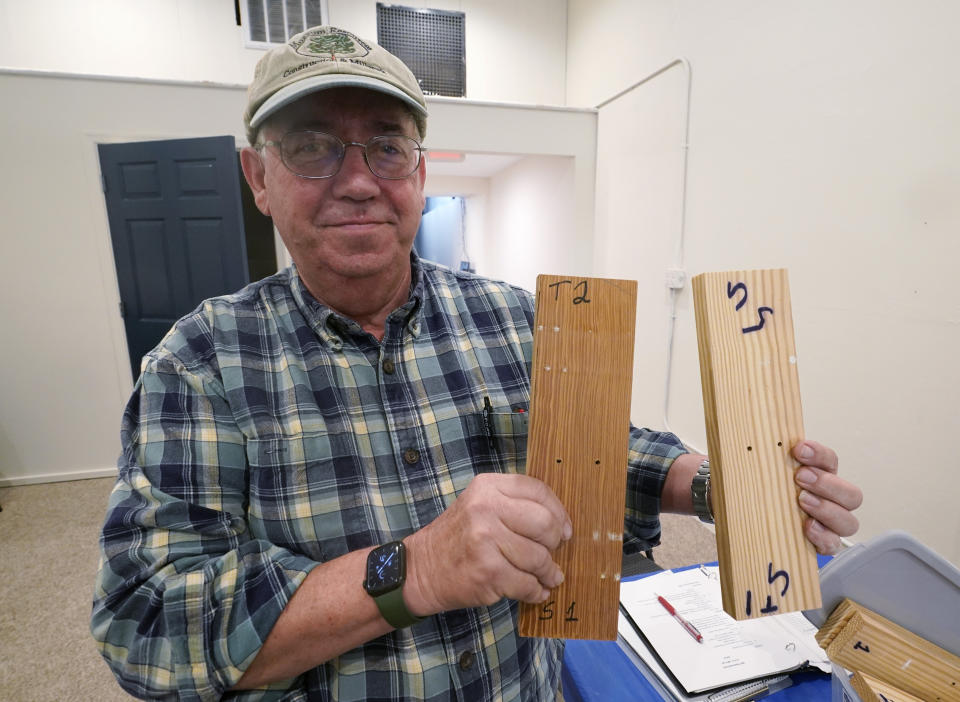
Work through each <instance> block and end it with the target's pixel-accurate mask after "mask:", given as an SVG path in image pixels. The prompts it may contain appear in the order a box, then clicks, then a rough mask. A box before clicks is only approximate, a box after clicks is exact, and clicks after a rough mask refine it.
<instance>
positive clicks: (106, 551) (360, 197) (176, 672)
mask: <svg viewBox="0 0 960 702" xmlns="http://www.w3.org/2000/svg"><path fill="white" fill-rule="evenodd" d="M244 118H245V123H246V125H247V127H248V135H249V138H250V142H251V144H252V145H253V146H252V147H250V148H246V149H244V150H243V152H242V154H241V161H242V166H243V171H244V175H245V176H246V178H247V181H248V182H249V184H250V187H251V188H252V190H253V193H254V195H255V198H256V202H257V206H258V207H259V208H260V210H261V211H262V212H264V213H265V214H267V215H270V216H271V217H272V218H273V221H274V223H275V225H276V227H277V230H278V231H279V233H280V235H281V237H282V238H283V241H284V243H285V244H286V246H287V249H288V250H289V251H290V254H291V256H292V258H293V260H294V263H295V266H294V268H292V269H289V270H286V271H283V272H281V273H278V274H277V275H275V276H272V277H270V278H267V279H266V280H263V281H260V282H258V283H254V284H252V285H250V286H248V287H247V288H245V289H244V290H242V291H240V292H238V293H236V294H235V295H231V296H226V297H222V298H216V299H213V300H208V301H206V302H204V303H203V304H202V305H201V306H200V307H199V308H198V309H197V310H196V311H195V312H193V313H192V314H190V315H188V316H187V317H185V318H184V319H182V320H180V321H179V322H178V323H177V324H176V325H175V326H174V328H173V329H172V330H171V331H170V333H169V334H168V335H167V337H166V338H165V339H164V340H163V341H162V342H161V344H160V345H159V346H158V347H157V348H156V349H155V350H154V351H152V352H151V353H150V354H149V355H148V356H147V357H146V358H145V361H144V366H143V373H142V375H141V377H140V380H139V381H138V384H137V387H136V388H135V390H134V394H133V397H132V398H131V400H130V403H129V405H128V407H127V410H126V412H125V414H124V423H123V431H122V439H123V455H122V456H121V459H120V465H119V469H120V472H119V478H118V481H117V485H116V488H115V489H114V492H113V494H112V496H111V501H110V506H109V511H108V514H107V519H106V522H105V524H104V527H103V533H102V538H101V545H102V550H103V557H102V562H101V570H100V574H99V577H98V581H97V591H96V599H95V603H94V612H93V620H92V630H93V633H94V636H95V638H96V639H97V641H98V643H99V645H100V650H101V652H102V653H103V655H104V656H105V657H106V658H107V660H108V662H109V663H110V665H111V667H112V668H113V671H114V673H115V674H116V675H117V677H118V679H119V680H120V682H121V684H122V685H123V686H124V688H125V689H127V690H128V691H130V692H131V693H133V694H136V695H140V696H144V697H151V696H152V697H163V696H169V697H172V696H176V695H179V696H180V697H181V698H183V699H219V698H221V697H223V698H230V699H281V698H282V699H284V700H306V699H322V700H327V699H330V700H333V699H336V700H395V699H409V700H413V699H430V700H446V699H465V700H493V699H497V700H499V699H543V700H550V699H553V698H554V696H555V695H556V693H557V691H558V688H559V684H560V659H561V654H562V643H561V642H559V641H554V640H548V639H528V638H521V637H518V636H517V634H516V629H515V617H516V608H517V606H516V602H517V601H525V602H541V601H543V600H544V599H545V598H546V597H547V595H548V593H549V590H550V588H552V587H555V586H556V585H557V584H559V583H560V582H562V579H563V573H561V572H560V569H559V568H558V566H557V564H556V563H555V562H554V561H553V558H552V556H551V552H552V551H553V550H554V549H555V548H556V547H557V546H558V545H559V544H560V543H561V542H562V541H563V540H566V539H570V538H571V537H572V536H574V535H573V534H572V531H571V523H570V519H569V517H568V515H567V513H566V511H565V509H564V507H563V505H562V504H561V503H560V502H559V501H558V500H557V498H556V496H555V495H554V494H553V493H552V492H551V491H550V490H549V489H548V488H547V487H546V486H545V485H544V484H543V483H541V482H540V481H538V480H535V479H533V478H530V477H528V476H526V475H523V469H524V461H525V430H524V428H523V426H524V425H523V423H522V422H520V421H519V420H518V415H519V414H521V413H518V412H516V410H517V409H526V408H527V403H528V400H529V377H528V375H529V363H530V356H531V350H532V338H533V337H532V323H533V300H532V297H531V295H529V294H528V293H526V292H524V291H522V290H519V289H517V288H514V287H512V286H509V285H506V284H503V283H498V282H494V281H489V280H486V279H483V278H479V277H477V276H473V275H468V274H460V273H454V272H451V271H448V270H446V269H443V268H441V267H439V266H436V265H434V264H431V263H428V262H425V261H421V260H419V259H418V258H417V257H416V256H415V255H412V254H411V251H412V244H413V239H414V236H415V234H416V231H417V227H418V224H419V219H420V212H421V211H422V209H423V205H424V196H423V184H424V179H425V177H426V172H425V165H424V162H423V159H422V158H421V151H420V146H419V141H420V140H421V139H422V138H423V134H424V129H425V125H426V107H425V102H424V98H423V95H422V93H421V92H420V89H419V87H418V86H417V83H416V79H415V78H414V77H413V75H412V74H411V73H410V71H409V70H408V69H407V68H406V67H405V66H403V64H402V63H401V62H400V61H398V60H397V59H396V58H395V57H393V56H391V55H390V54H388V53H387V52H385V51H384V50H383V49H381V48H380V47H378V46H377V45H375V44H373V43H372V42H365V41H363V40H361V39H359V38H357V37H355V36H353V35H352V34H350V33H348V32H344V31H342V30H339V29H335V28H326V27H321V28H315V29H311V30H308V31H307V32H305V33H303V34H301V35H298V36H297V37H295V38H294V39H293V40H292V41H291V42H290V44H289V45H287V46H284V47H280V48H277V49H274V50H272V51H270V52H269V53H268V54H266V55H265V56H264V58H263V59H262V60H261V61H260V63H259V64H258V67H257V71H256V74H255V77H254V81H253V83H252V84H251V86H250V92H249V104H248V106H247V110H246V112H245V115H244ZM484 420H486V421H488V422H493V424H494V426H495V429H496V433H497V437H498V442H497V450H496V451H494V450H492V449H491V448H490V446H489V442H488V440H487V435H486V433H485V431H484V426H485V424H484ZM629 441H630V452H629V473H628V475H629V478H628V496H627V514H626V526H627V535H626V537H627V538H628V539H632V540H634V541H635V542H637V543H640V544H643V545H646V546H652V545H654V544H655V543H656V542H657V540H658V538H659V519H658V514H659V512H660V511H679V512H687V513H693V512H694V504H693V503H694V498H693V496H692V487H691V486H692V483H693V479H694V475H695V474H696V473H697V470H698V467H699V466H700V463H701V460H702V458H703V457H701V456H694V455H690V454H687V453H685V452H684V451H683V449H682V446H681V444H680V442H679V441H678V440H677V439H676V438H675V437H673V436H671V435H669V434H661V433H657V432H652V431H649V430H645V429H635V428H632V429H631V432H630V437H629ZM796 454H797V457H798V459H799V460H800V461H801V462H802V463H803V464H805V466H807V468H804V469H801V470H799V471H798V473H797V480H798V481H799V482H800V483H801V484H802V486H803V487H804V490H803V491H802V492H801V493H800V494H801V497H800V501H801V505H802V506H803V509H805V510H806V511H807V513H808V514H809V515H810V519H809V520H808V522H807V525H806V533H807V535H808V538H809V539H810V540H811V541H812V542H813V543H814V544H815V545H816V546H817V548H818V549H819V550H821V551H824V552H827V551H832V550H834V549H836V547H837V546H838V539H839V536H838V535H849V534H851V533H853V532H854V531H855V530H856V528H857V522H856V519H855V518H854V517H853V516H852V515H851V514H850V510H852V509H854V508H856V507H857V506H858V504H859V502H860V499H861V498H860V492H859V490H858V489H857V488H856V487H854V486H852V485H850V484H849V483H847V482H846V481H844V480H842V479H841V478H839V477H838V476H837V475H836V468H837V460H836V456H835V455H834V454H833V452H832V451H830V450H829V449H827V448H825V447H822V446H820V445H819V444H816V443H813V442H809V441H804V442H802V443H801V444H800V445H799V446H798V447H797V448H796ZM707 508H708V506H707V505H706V504H705V503H703V502H702V501H701V504H700V505H699V510H700V511H701V512H704V511H705V510H706V509H707Z"/></svg>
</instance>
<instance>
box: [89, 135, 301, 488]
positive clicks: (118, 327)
mask: <svg viewBox="0 0 960 702" xmlns="http://www.w3.org/2000/svg"><path fill="white" fill-rule="evenodd" d="M83 136H84V141H85V144H84V155H83V159H84V163H85V169H84V170H85V172H86V173H87V174H88V177H87V179H86V180H87V181H88V187H89V190H90V198H91V202H95V203H97V204H96V206H94V207H93V208H92V209H93V210H94V212H93V213H92V214H93V216H94V217H95V218H96V221H97V224H98V226H99V229H100V236H99V237H97V244H96V246H97V261H98V264H99V268H100V281H101V290H100V292H101V297H102V299H103V308H104V309H105V311H106V318H107V324H108V329H107V333H108V335H109V338H110V346H111V347H112V349H113V361H114V363H113V365H114V373H115V376H116V380H117V384H116V386H115V391H116V398H117V405H118V407H120V408H122V407H123V406H124V405H125V404H126V403H127V400H128V399H129V398H130V393H131V392H132V391H133V384H134V380H133V379H132V378H131V375H130V353H129V349H128V347H127V332H126V329H125V328H124V324H123V318H122V317H121V316H120V281H119V280H118V279H117V268H116V259H115V258H114V255H113V241H112V240H111V238H110V219H109V214H108V212H107V200H106V198H105V197H104V192H103V174H102V173H101V171H100V154H99V152H98V150H97V147H98V145H100V144H123V143H127V142H135V141H159V140H167V139H194V138H202V137H206V136H210V135H209V134H196V133H193V134H183V133H180V134H175V133H170V132H167V133H161V134H158V133H155V132H148V133H144V132H125V133H116V132H111V133H105V132H92V131H84V132H83ZM232 136H233V137H234V139H235V141H236V143H237V144H238V145H240V144H246V143H247V138H246V136H244V135H243V134H239V133H234V134H233V135H232ZM238 148H242V147H238ZM240 177H241V178H242V177H243V174H240ZM273 231H274V236H273V238H274V246H275V248H276V254H277V266H278V268H281V269H282V268H283V267H285V266H287V265H289V263H290V254H289V253H288V252H287V250H286V248H285V247H284V245H283V242H282V241H281V240H280V236H279V235H278V234H277V230H276V227H274V230H273ZM118 416H119V415H118ZM113 472H115V471H114V470H111V472H110V474H111V475H112V474H113Z"/></svg>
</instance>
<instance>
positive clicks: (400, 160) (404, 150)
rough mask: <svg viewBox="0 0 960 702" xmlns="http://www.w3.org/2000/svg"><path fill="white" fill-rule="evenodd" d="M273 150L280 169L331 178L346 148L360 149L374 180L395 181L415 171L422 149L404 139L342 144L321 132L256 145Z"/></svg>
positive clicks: (377, 138)
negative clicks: (374, 177) (285, 168)
mask: <svg viewBox="0 0 960 702" xmlns="http://www.w3.org/2000/svg"><path fill="white" fill-rule="evenodd" d="M263 146H276V147H277V148H278V149H279V150H280V160H281V161H283V165H284V166H286V167H287V169H288V170H289V171H290V172H291V173H293V174H294V175H298V176H300V177H301V178H331V177H333V176H335V175H336V174H337V173H338V172H339V171H340V166H342V165H343V157H344V156H345V155H346V153H347V147H348V146H359V147H360V148H361V149H363V159H364V161H366V163H367V168H369V169H370V172H371V173H373V174H374V175H375V176H377V177H378V178H386V179H388V180H399V179H401V178H406V177H407V176H408V175H410V174H411V173H413V172H414V171H415V170H417V167H418V166H419V165H420V153H421V152H422V151H424V148H423V147H422V146H420V143H419V142H418V141H416V140H415V139H411V138H410V137H406V136H400V135H397V136H375V137H373V138H372V139H370V140H369V141H368V142H367V143H366V144H361V143H359V142H356V141H342V140H341V139H338V138H337V137H335V136H333V135H332V134H326V133H324V132H311V131H306V130H305V131H298V132H287V133H286V134H284V135H283V137H281V138H280V141H265V142H262V143H261V144H259V145H258V147H257V148H260V147H263Z"/></svg>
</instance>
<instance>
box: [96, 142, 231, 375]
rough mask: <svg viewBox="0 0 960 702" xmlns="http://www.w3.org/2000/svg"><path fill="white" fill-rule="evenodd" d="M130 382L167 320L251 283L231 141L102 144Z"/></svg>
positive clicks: (105, 183) (101, 158)
mask: <svg viewBox="0 0 960 702" xmlns="http://www.w3.org/2000/svg"><path fill="white" fill-rule="evenodd" d="M99 150H100V170H101V172H102V173H103V178H104V184H103V185H104V192H105V194H106V200H107V213H108V217H109V220H110V238H111V239H112V241H113V257H114V260H115V261H116V265H117V279H118V281H119V283H120V300H121V303H120V305H121V314H122V315H123V321H124V327H125V328H126V332H127V346H128V348H129V349H130V367H131V369H132V370H133V377H134V378H136V377H137V376H138V375H139V374H140V360H141V358H142V357H143V355H144V354H145V353H147V352H148V351H149V350H150V349H152V348H153V347H154V346H156V345H157V342H159V341H160V339H162V338H163V335H164V334H166V333H167V331H168V330H169V329H170V327H171V326H172V325H173V323H174V322H175V321H176V320H177V319H179V318H180V317H182V316H183V315H184V314H186V313H187V312H189V311H191V310H192V309H193V308H195V307H196V306H197V304H198V303H199V302H200V301H201V300H204V299H205V298H208V297H212V296H214V295H222V294H224V293H230V292H234V291H236V290H238V289H240V288H241V287H243V286H244V285H246V284H247V283H248V282H249V277H248V273H247V254H246V246H245V242H244V229H243V218H242V214H241V200H240V181H239V178H240V174H239V172H238V169H237V155H236V148H235V144H234V139H233V137H230V136H225V137H208V138H203V139H173V140H167V141H145V142H135V143H127V144H101V145H100V146H99Z"/></svg>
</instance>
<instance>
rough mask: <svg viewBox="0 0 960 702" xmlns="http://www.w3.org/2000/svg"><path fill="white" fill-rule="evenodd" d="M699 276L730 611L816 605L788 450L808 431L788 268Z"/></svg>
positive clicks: (738, 614)
mask: <svg viewBox="0 0 960 702" xmlns="http://www.w3.org/2000/svg"><path fill="white" fill-rule="evenodd" d="M692 283H693V298H694V304H695V308H696V319H697V341H698V346H699V351H700V380H701V383H702V386H703V405H704V415H705V418H706V427H707V445H708V448H709V454H710V468H711V483H712V491H713V509H714V514H715V517H716V530H717V552H718V556H719V561H720V585H721V593H722V600H723V608H724V611H726V612H727V613H728V614H729V615H730V616H732V617H733V618H735V619H752V618H756V617H761V616H765V615H767V614H783V613H784V612H791V611H796V610H803V609H816V608H819V607H820V605H821V598H820V580H819V574H818V572H817V556H816V550H815V548H814V547H813V546H812V545H811V544H810V543H809V542H808V541H807V539H806V538H805V537H804V535H803V520H804V517H805V515H804V513H803V512H802V510H801V509H800V506H799V505H798V504H797V495H798V493H799V491H798V489H797V487H796V486H795V483H794V479H793V475H794V471H795V470H796V468H797V466H798V465H799V463H798V462H797V461H796V460H794V458H793V457H792V455H791V454H790V450H791V448H792V447H793V446H794V445H795V444H796V443H797V441H799V440H800V439H802V438H803V436H804V433H803V410H802V407H801V403H800V384H799V376H798V374H797V357H796V347H795V342H794V334H793V315H792V311H791V306H790V289H789V281H788V279H787V271H786V270H784V269H776V270H752V271H728V272H719V273H704V274H701V275H698V276H695V277H694V278H693V280H692Z"/></svg>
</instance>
